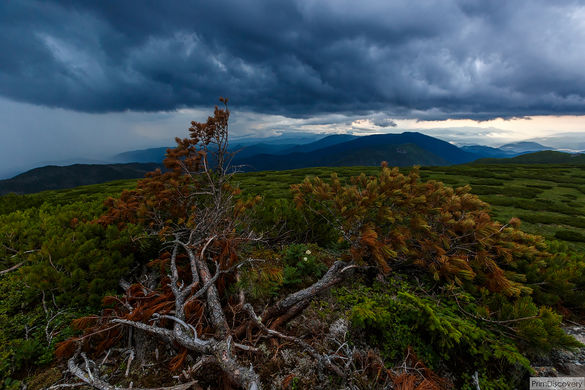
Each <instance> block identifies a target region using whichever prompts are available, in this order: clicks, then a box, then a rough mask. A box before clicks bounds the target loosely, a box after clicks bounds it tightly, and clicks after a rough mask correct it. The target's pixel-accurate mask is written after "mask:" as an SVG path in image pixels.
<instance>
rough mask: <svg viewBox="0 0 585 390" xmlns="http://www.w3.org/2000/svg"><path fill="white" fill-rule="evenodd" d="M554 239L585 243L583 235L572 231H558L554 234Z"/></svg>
mask: <svg viewBox="0 0 585 390" xmlns="http://www.w3.org/2000/svg"><path fill="white" fill-rule="evenodd" d="M555 238H558V239H559V240H563V241H578V242H585V235H584V234H582V233H579V232H576V231H574V230H559V231H557V232H556V233H555Z"/></svg>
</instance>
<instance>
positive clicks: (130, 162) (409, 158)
mask: <svg viewBox="0 0 585 390" xmlns="http://www.w3.org/2000/svg"><path fill="white" fill-rule="evenodd" d="M303 140H304V141H308V142H307V143H305V144H297V143H295V141H298V139H295V138H286V139H285V138H276V140H274V139H264V140H263V142H257V143H250V142H244V141H245V140H242V141H240V142H233V143H232V145H233V146H232V147H231V150H232V151H234V152H237V154H236V155H235V157H234V160H233V164H235V165H237V166H238V167H239V168H240V169H241V170H243V171H261V170H284V169H295V168H305V167H316V166H359V165H362V166H372V165H380V163H381V162H382V161H387V162H388V164H389V165H391V166H400V167H404V166H412V165H425V166H431V165H452V164H463V163H468V162H472V161H475V160H478V159H484V160H480V161H481V162H483V163H492V162H494V161H496V162H500V161H504V160H500V159H501V158H511V157H513V158H512V159H510V162H516V163H538V161H540V160H542V159H543V158H544V156H545V155H539V157H536V158H532V157H530V156H531V155H526V156H520V157H516V156H518V155H521V154H524V153H527V152H533V151H541V150H545V149H549V148H547V147H546V146H543V145H541V144H539V143H536V142H516V143H511V144H507V145H503V146H502V147H500V148H493V147H488V146H481V145H470V146H462V147H457V146H455V145H453V144H450V143H449V142H445V141H442V140H440V139H437V138H434V137H430V136H427V135H423V134H420V133H416V132H405V133H402V134H378V135H370V136H354V135H348V134H335V135H329V136H326V137H321V138H318V139H317V138H316V137H315V138H311V137H304V138H303ZM166 150H167V148H166V147H159V148H151V149H144V150H134V151H128V152H124V153H121V154H118V155H116V156H114V157H112V158H111V160H112V161H114V162H116V163H115V164H101V165H90V164H75V165H69V166H62V167H59V166H46V167H41V168H36V169H33V170H30V171H27V172H25V173H23V174H20V175H18V176H15V177H13V178H11V179H8V180H0V194H5V193H8V192H17V193H29V192H37V191H42V190H48V189H58V188H68V187H75V186H79V185H85V184H95V183H101V182H106V181H111V180H116V179H130V178H138V177H142V176H144V174H145V173H146V172H148V171H151V170H153V169H155V168H156V167H159V166H161V164H162V160H163V159H164V156H165V153H166ZM540 153H549V154H546V159H551V160H554V162H561V161H565V160H566V161H571V162H576V161H580V160H579V158H580V157H578V158H577V160H575V159H574V158H573V157H567V156H571V155H569V154H566V153H560V152H540ZM550 153H553V154H550ZM554 153H560V154H558V155H557V154H554ZM553 156H554V158H553ZM521 157H524V159H522V158H521ZM486 158H487V159H486ZM531 158H532V160H531ZM546 159H545V160H546ZM505 161H508V160H505Z"/></svg>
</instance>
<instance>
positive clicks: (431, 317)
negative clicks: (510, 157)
mask: <svg viewBox="0 0 585 390" xmlns="http://www.w3.org/2000/svg"><path fill="white" fill-rule="evenodd" d="M228 118H229V111H228V110H227V107H222V108H218V109H216V111H215V113H214V115H213V116H212V117H210V118H209V119H208V121H207V122H204V123H193V127H192V128H191V131H190V133H189V136H188V137H187V138H185V139H182V140H180V141H179V142H178V145H177V147H176V148H175V149H172V150H171V151H170V153H169V154H168V156H167V159H166V160H165V165H166V168H167V171H166V172H164V173H162V172H160V171H158V172H154V173H152V174H150V175H149V177H148V178H146V179H143V180H141V181H138V182H136V181H122V182H114V183H110V184H103V185H95V186H87V187H80V188H75V189H71V190H62V191H48V192H44V193H40V194H33V195H9V196H5V197H1V198H0V270H1V271H0V272H2V274H0V294H1V296H2V297H6V298H4V299H2V301H1V303H0V361H1V363H0V376H1V377H2V378H3V381H2V386H3V388H6V389H18V388H20V387H21V385H22V384H24V383H26V385H27V388H29V389H39V388H42V387H50V386H53V385H57V386H59V385H63V386H68V385H71V384H78V383H85V384H89V385H91V386H93V387H96V388H98V389H107V388H108V389H109V388H111V387H109V386H111V385H116V386H119V387H121V388H129V387H134V388H160V387H173V388H174V389H186V388H188V387H193V388H208V387H211V388H217V387H219V386H224V387H226V388H248V389H253V388H285V389H300V388H323V389H329V388H341V387H344V386H345V387H348V388H356V389H371V388H396V387H398V386H402V387H401V388H403V389H416V388H433V389H447V388H456V389H476V388H477V387H478V386H479V387H480V388H481V389H512V388H522V387H524V386H525V384H526V383H527V378H528V377H529V376H530V375H535V374H536V373H537V371H536V367H538V366H541V365H549V366H552V365H554V359H553V358H552V356H554V355H555V354H556V353H557V352H558V351H566V350H571V349H574V348H577V347H579V346H580V344H579V343H578V342H577V341H576V340H575V339H573V338H572V337H571V336H569V335H567V334H566V333H565V331H563V329H562V326H563V320H570V321H572V322H575V323H579V322H582V321H583V319H584V315H585V258H584V254H583V253H584V251H583V245H584V243H583V241H584V240H583V239H582V237H583V234H584V233H585V225H584V224H583V221H582V219H583V217H582V216H583V213H584V211H585V200H584V199H585V197H584V194H585V174H583V171H582V169H581V168H579V167H576V166H570V165H559V166H552V165H551V166H546V167H543V166H541V165H537V166H518V165H489V166H481V165H463V166H455V167H435V168H423V169H420V170H419V169H403V170H402V171H400V170H398V169H397V168H391V167H389V166H386V165H384V166H382V167H380V168H374V167H351V168H308V169H300V170H293V171H281V172H254V173H245V174H238V175H235V176H233V175H232V173H231V171H230V170H229V169H225V170H224V169H223V168H222V167H223V166H224V165H223V164H222V163H221V162H222V161H223V162H226V163H227V160H223V157H224V155H223V154H222V153H223V152H225V151H226V150H225V149H223V146H225V142H226V140H227V136H228V127H227V123H228V122H227V121H228ZM210 145H216V146H217V147H214V148H210ZM208 153H209V154H211V153H216V156H215V157H214V158H215V159H216V160H215V161H220V164H219V166H218V168H216V169H214V170H210V169H209V168H208V167H209V165H208V164H207V163H206V159H207V158H208V157H207V155H208ZM362 172H363V174H362ZM443 183H444V184H443ZM478 195H479V197H478ZM110 197H112V198H110ZM104 201H105V203H104ZM486 202H487V203H486ZM490 204H491V205H492V206H490ZM542 236H544V237H542ZM565 363H566V362H565ZM565 363H564V364H565ZM569 366H570V365H568V364H565V367H564V369H569V368H570V367H569ZM558 369H559V370H561V369H563V368H561V367H558ZM64 372H65V373H64Z"/></svg>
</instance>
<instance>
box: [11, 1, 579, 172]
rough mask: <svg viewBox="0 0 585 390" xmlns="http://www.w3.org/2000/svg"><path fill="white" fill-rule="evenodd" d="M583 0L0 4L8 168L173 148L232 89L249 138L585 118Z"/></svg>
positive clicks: (503, 136) (465, 138) (452, 130)
mask: <svg viewBox="0 0 585 390" xmlns="http://www.w3.org/2000/svg"><path fill="white" fill-rule="evenodd" d="M584 69H585V3H584V2H583V1H563V0H555V1H550V0H514V1H489V0H488V1H484V0H459V1H456V0H441V1H427V0H420V1H412V0H406V1H390V0H378V1H364V0H361V1H355V0H347V1H345V0H330V1H327V0H314V1H312V0H307V1H274V0H266V1H257V0H254V1H244V0H234V1H223V0H213V1H181V2H179V1H172V2H166V1H143V0H140V1H129V0H124V1H98V0H96V1H91V2H90V1H80V0H71V1H65V0H61V1H55V2H53V1H47V0H44V1H26V0H19V1H3V2H0V165H1V168H0V177H1V176H3V175H4V176H5V175H7V174H9V173H12V172H13V171H17V170H19V169H21V168H22V167H26V166H29V165H31V163H32V162H42V161H50V160H61V159H74V158H80V157H83V158H88V159H101V158H105V157H107V156H109V155H112V154H115V153H118V152H120V151H124V150H129V149H140V148H145V147H152V146H165V145H168V144H169V141H168V140H169V139H172V138H173V137H174V136H176V135H182V134H184V133H185V130H186V128H187V127H188V124H189V122H190V121H191V120H203V119H204V118H205V117H206V116H207V114H208V113H210V111H211V109H212V107H213V105H214V104H216V102H217V99H218V97H219V96H228V97H229V98H230V102H231V108H232V114H233V115H232V119H233V122H232V132H233V134H234V135H240V136H242V135H248V134H249V135H255V136H263V135H272V134H275V133H283V132H284V133H290V132H295V131H316V132H350V133H357V134H370V133H375V132H401V131H404V130H423V131H425V132H426V133H428V134H431V135H434V136H437V137H439V138H443V139H447V140H449V141H453V142H456V143H483V144H489V145H497V144H501V143H505V142H507V141H509V140H518V139H525V138H530V137H545V136H547V135H551V134H554V133H556V132H584V131H585V119H584V117H583V115H584V114H585V70H584Z"/></svg>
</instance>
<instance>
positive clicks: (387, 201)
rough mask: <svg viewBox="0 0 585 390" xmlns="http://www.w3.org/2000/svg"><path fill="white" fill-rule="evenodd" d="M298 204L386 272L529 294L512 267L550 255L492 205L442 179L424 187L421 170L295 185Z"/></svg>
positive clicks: (354, 253)
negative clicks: (498, 217) (422, 272)
mask: <svg viewBox="0 0 585 390" xmlns="http://www.w3.org/2000/svg"><path fill="white" fill-rule="evenodd" d="M292 191H293V194H294V200H295V202H296V204H297V206H298V207H300V208H305V209H309V210H312V211H314V212H316V213H318V214H320V215H321V216H322V217H323V218H324V219H326V220H327V221H328V222H329V223H330V224H332V226H334V227H336V228H337V229H338V232H339V237H340V239H341V240H345V241H347V242H348V243H349V244H350V256H351V258H352V260H354V261H357V262H358V263H364V262H367V263H372V264H375V265H377V266H378V267H379V268H380V269H381V270H382V271H383V272H385V273H387V272H390V270H391V267H392V266H395V265H398V264H399V265H404V264H414V265H417V266H420V267H422V268H424V269H426V270H427V271H428V272H430V273H431V274H432V275H433V277H434V278H435V279H437V280H438V279H441V278H442V279H444V280H447V281H452V282H455V283H457V284H463V283H465V281H474V283H475V284H476V285H479V286H484V287H486V288H487V289H489V290H491V291H494V292H503V293H505V294H508V295H519V294H521V293H522V292H529V289H528V288H527V287H525V286H523V285H522V284H520V283H518V280H520V279H521V277H520V276H519V275H516V274H514V273H513V272H511V270H510V267H508V265H509V264H510V263H511V262H512V260H513V259H514V258H518V257H526V256H530V257H537V256H543V255H544V254H543V253H542V252H541V251H540V249H539V248H541V247H542V244H543V243H542V239H541V238H539V237H536V236H532V235H529V234H525V233H523V232H521V231H519V230H518V229H517V222H518V221H517V220H513V221H511V223H510V224H508V225H502V224H500V223H499V222H496V221H494V220H492V219H491V217H490V215H489V209H488V205H487V204H486V203H484V202H482V201H481V200H480V199H479V198H478V197H477V196H475V195H472V194H470V193H469V187H461V188H457V189H453V188H450V187H448V186H445V185H444V184H443V183H440V182H436V181H428V182H421V181H420V180H419V175H418V170H417V169H413V170H412V171H411V172H410V173H409V174H407V175H404V174H401V173H400V172H399V170H398V169H397V168H392V169H391V168H389V167H387V166H386V165H383V166H382V168H381V171H380V174H379V175H378V176H377V177H374V176H371V177H367V176H366V175H364V174H362V175H360V176H357V177H353V178H351V180H350V182H349V183H348V184H346V185H343V184H342V183H341V181H340V180H339V178H338V177H337V175H335V174H333V175H332V177H331V180H330V181H329V182H325V181H323V180H321V179H320V178H318V177H317V178H313V179H309V178H307V179H305V181H304V182H303V183H301V184H299V185H293V186H292Z"/></svg>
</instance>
